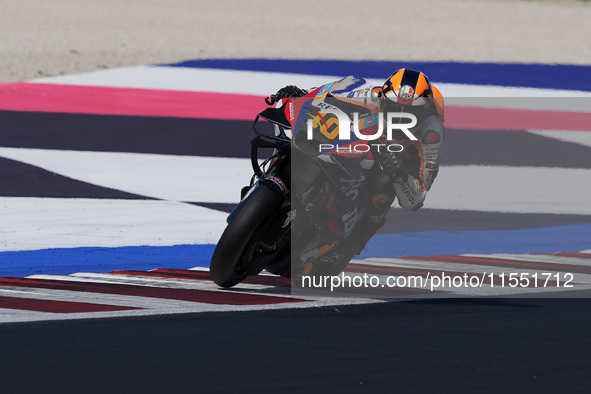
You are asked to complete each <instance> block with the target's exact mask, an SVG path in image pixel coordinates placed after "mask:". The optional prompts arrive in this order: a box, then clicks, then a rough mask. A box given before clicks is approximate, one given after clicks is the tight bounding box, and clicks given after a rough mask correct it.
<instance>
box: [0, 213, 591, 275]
mask: <svg viewBox="0 0 591 394" xmlns="http://www.w3.org/2000/svg"><path fill="white" fill-rule="evenodd" d="M590 234H591V224H580V225H568V226H556V227H545V228H535V229H521V230H502V231H424V232H413V233H397V234H378V235H376V236H374V237H373V238H372V239H371V240H370V241H369V243H368V245H367V248H366V250H365V251H364V252H363V253H362V254H361V255H360V256H359V257H358V258H361V259H365V258H371V257H385V258H388V257H397V256H433V255H438V254H448V255H459V254H465V253H485V254H489V253H530V252H537V253H554V252H560V251H580V250H586V249H591V238H590V237H589V235H590ZM214 248H215V245H177V246H126V247H119V248H98V247H96V248H92V247H89V248H64V249H43V250H29V251H18V252H0V276H12V277H24V276H28V275H35V274H53V275H68V274H71V273H74V272H99V273H103V272H109V271H114V270H119V269H129V270H150V269H155V268H176V269H187V268H191V267H208V266H209V262H210V260H211V256H212V254H213V250H214Z"/></svg>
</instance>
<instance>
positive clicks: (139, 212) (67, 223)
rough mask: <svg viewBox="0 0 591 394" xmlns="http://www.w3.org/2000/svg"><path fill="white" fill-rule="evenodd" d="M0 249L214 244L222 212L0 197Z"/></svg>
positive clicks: (161, 204)
mask: <svg viewBox="0 0 591 394" xmlns="http://www.w3.org/2000/svg"><path fill="white" fill-rule="evenodd" d="M0 216H1V217H2V219H3V220H2V221H1V222H0V251H7V250H32V249H45V248H73V247H87V246H88V247H90V246H105V247H117V246H140V245H154V246H169V245H180V244H207V243H216V242H217V241H218V239H219V237H220V235H221V233H222V231H223V229H224V228H225V225H226V222H225V219H226V216H227V214H225V213H223V212H219V211H215V210H211V209H207V208H202V207H198V206H193V205H189V204H182V203H178V202H172V201H142V200H140V201H136V200H106V199H105V200H102V199H101V200H95V199H62V198H26V197H22V198H21V197H2V198H0Z"/></svg>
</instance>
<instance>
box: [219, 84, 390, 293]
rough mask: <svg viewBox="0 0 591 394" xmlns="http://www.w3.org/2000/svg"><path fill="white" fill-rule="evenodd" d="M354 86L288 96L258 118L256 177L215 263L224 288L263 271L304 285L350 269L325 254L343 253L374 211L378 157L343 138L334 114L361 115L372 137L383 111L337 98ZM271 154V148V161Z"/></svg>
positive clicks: (364, 128) (235, 213) (225, 234)
mask: <svg viewBox="0 0 591 394" xmlns="http://www.w3.org/2000/svg"><path fill="white" fill-rule="evenodd" d="M352 84H353V82H352V81H351V80H348V79H346V78H344V79H342V80H340V81H337V82H333V83H331V84H327V85H324V86H321V87H319V88H316V89H314V90H313V91H311V92H309V93H308V94H306V95H304V96H302V97H298V98H283V99H281V100H279V102H278V103H277V104H276V105H275V106H271V107H268V108H266V109H264V110H263V111H262V112H261V113H259V114H258V115H257V116H256V118H255V121H254V125H253V129H254V134H255V137H254V139H253V140H252V141H251V164H252V168H253V171H254V175H253V176H252V178H251V181H250V184H249V185H248V186H246V187H244V188H242V191H241V201H240V203H239V204H238V205H237V206H236V207H235V208H234V210H233V211H232V212H231V213H230V215H229V216H228V218H227V223H228V225H227V227H226V229H225V231H224V232H223V234H222V236H221V238H220V240H219V242H218V244H217V246H216V248H215V250H214V253H213V256H212V259H211V264H210V274H211V277H212V279H213V281H214V282H215V283H216V284H217V285H219V286H221V287H232V286H234V285H236V284H238V283H240V282H241V281H243V280H244V279H245V278H247V277H249V276H253V275H257V274H259V273H260V272H262V271H263V270H266V271H268V272H270V273H272V274H276V275H281V276H286V277H290V278H292V281H293V282H294V283H297V281H298V280H300V279H301V277H302V275H337V274H338V273H340V272H341V271H342V270H343V269H344V268H345V266H346V264H347V263H348V262H349V260H348V259H345V261H340V262H338V263H336V264H335V263H328V262H327V261H330V259H323V256H328V255H330V253H334V252H335V251H338V250H339V246H341V245H343V244H344V243H346V242H347V237H348V236H349V235H350V234H351V232H352V231H353V230H354V229H355V227H356V225H357V224H358V223H359V221H360V219H361V218H362V217H363V216H364V215H365V214H366V211H367V207H368V198H369V197H368V195H369V194H368V187H367V179H368V172H369V171H370V169H371V167H372V164H373V157H372V152H371V150H370V149H369V148H368V147H367V146H366V145H365V144H364V143H365V142H367V141H364V140H360V139H359V138H355V135H353V138H350V139H349V140H342V139H338V140H337V138H336V137H337V136H338V135H339V122H338V120H339V119H338V118H337V117H336V116H334V115H333V114H334V113H335V111H341V113H346V114H352V113H354V112H355V113H356V114H357V115H358V116H359V124H361V126H359V127H360V129H361V130H362V131H366V132H372V131H374V129H375V127H377V123H378V122H377V121H376V119H377V118H376V116H377V115H376V114H377V112H378V111H379V109H376V108H373V109H372V108H368V106H367V105H361V104H358V103H356V102H354V101H353V100H346V99H339V98H338V97H336V96H334V95H333V93H335V92H343V91H347V90H350V89H351V85H352ZM353 87H354V86H353ZM267 103H268V104H270V105H272V104H274V103H273V102H269V101H267ZM331 111H332V112H331ZM356 120H357V118H356ZM263 150H268V151H270V153H269V154H268V156H269V157H268V158H266V159H264V160H263V159H259V158H260V157H261V156H262V155H261V152H262V151H263Z"/></svg>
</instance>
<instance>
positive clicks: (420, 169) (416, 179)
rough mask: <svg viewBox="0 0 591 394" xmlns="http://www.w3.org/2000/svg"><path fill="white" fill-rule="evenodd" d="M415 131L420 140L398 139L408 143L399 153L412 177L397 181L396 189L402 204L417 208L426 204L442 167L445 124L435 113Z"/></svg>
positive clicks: (402, 205)
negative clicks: (402, 181)
mask: <svg viewBox="0 0 591 394" xmlns="http://www.w3.org/2000/svg"><path fill="white" fill-rule="evenodd" d="M411 131H412V133H413V134H414V136H415V137H417V139H418V141H411V140H410V139H405V140H404V141H398V143H399V144H401V145H403V146H404V151H403V152H402V153H400V154H399V156H400V157H401V159H402V161H403V162H404V163H405V164H406V165H407V168H408V171H409V176H408V181H407V182H404V183H395V184H394V190H395V192H396V197H398V204H399V205H400V207H402V208H403V209H405V210H410V211H416V210H417V209H419V208H421V207H422V206H423V203H424V201H425V197H426V195H427V191H428V190H429V189H430V188H431V185H432V184H433V181H434V180H435V177H436V176H437V172H438V171H439V157H440V154H441V146H442V143H443V135H444V133H445V128H444V126H443V124H442V123H441V122H439V121H438V120H437V119H435V117H434V116H430V117H428V118H427V119H425V120H424V121H423V122H422V123H421V124H420V125H419V126H417V127H416V129H414V130H413V129H411Z"/></svg>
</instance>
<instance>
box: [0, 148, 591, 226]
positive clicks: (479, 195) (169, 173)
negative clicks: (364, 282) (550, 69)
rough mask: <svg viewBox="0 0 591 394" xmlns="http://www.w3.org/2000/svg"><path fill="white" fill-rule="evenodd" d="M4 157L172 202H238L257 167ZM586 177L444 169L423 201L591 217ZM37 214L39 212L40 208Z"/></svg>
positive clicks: (223, 161) (9, 151) (31, 153)
mask: <svg viewBox="0 0 591 394" xmlns="http://www.w3.org/2000/svg"><path fill="white" fill-rule="evenodd" d="M0 156H3V157H7V158H10V159H13V160H18V161H22V162H25V163H28V164H32V165H35V166H39V167H41V168H45V169H48V170H50V171H53V172H55V173H58V174H61V175H65V176H68V177H71V178H74V179H78V180H81V181H85V182H89V183H92V184H96V185H99V186H104V187H110V188H114V189H119V190H124V191H127V192H131V193H135V194H140V195H144V196H151V197H157V198H162V199H168V200H174V201H193V202H224V203H236V202H238V200H239V190H240V188H241V187H242V186H243V185H244V184H246V183H247V182H248V181H249V179H250V176H251V171H252V170H251V167H250V161H249V159H236V158H233V159H230V158H218V157H189V156H175V155H154V154H140V153H113V152H80V151H61V150H44V149H23V148H0ZM585 179H591V170H589V169H571V168H549V167H507V166H476V165H471V166H450V167H442V169H441V171H440V172H439V175H438V178H437V181H436V182H435V184H434V185H433V187H432V189H431V191H430V192H429V193H428V196H427V199H426V201H425V207H427V208H434V209H449V210H475V211H489V212H521V213H552V214H561V213H562V214H579V215H591V207H590V206H589V203H588V196H589V195H591V183H590V182H585V181H584V180H585ZM550 182H551V183H550ZM30 201H31V202H33V200H30ZM187 209H188V208H187ZM32 212H33V213H34V214H35V215H37V214H39V212H38V210H36V209H35V207H32ZM23 220H28V219H27V218H26V216H25V217H24V218H23ZM216 228H217V227H216Z"/></svg>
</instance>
